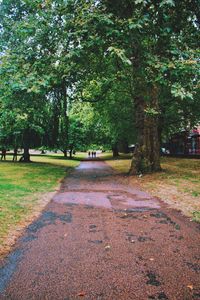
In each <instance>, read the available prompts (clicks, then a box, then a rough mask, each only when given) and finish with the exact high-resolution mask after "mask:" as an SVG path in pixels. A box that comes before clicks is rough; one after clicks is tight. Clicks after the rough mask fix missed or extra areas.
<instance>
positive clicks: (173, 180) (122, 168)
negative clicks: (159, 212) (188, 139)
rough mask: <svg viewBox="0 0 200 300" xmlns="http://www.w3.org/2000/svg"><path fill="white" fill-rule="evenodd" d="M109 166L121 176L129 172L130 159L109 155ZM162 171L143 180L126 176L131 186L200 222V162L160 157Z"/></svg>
mask: <svg viewBox="0 0 200 300" xmlns="http://www.w3.org/2000/svg"><path fill="white" fill-rule="evenodd" d="M107 158H108V160H107V163H108V164H109V165H110V166H112V167H113V168H114V169H115V170H116V171H117V172H119V173H127V172H128V170H129V167H130V163H131V159H130V158H128V159H127V158H126V157H125V156H122V158H119V159H115V160H112V159H110V156H109V155H108V154H107ZM161 165H162V169H163V171H162V172H159V173H155V174H148V175H145V176H142V177H141V178H139V177H137V176H135V177H134V176H131V177H127V178H126V179H125V180H126V181H127V183H128V184H132V185H136V184H137V185H139V186H140V188H142V189H144V190H146V191H148V192H150V193H151V194H152V195H155V196H157V197H160V198H161V199H162V200H163V201H165V202H167V203H168V204H169V205H170V206H171V207H173V208H176V209H180V210H181V211H182V212H183V213H184V214H185V215H187V216H190V217H192V218H193V220H196V221H199V222H200V160H199V159H186V158H171V157H163V158H161Z"/></svg>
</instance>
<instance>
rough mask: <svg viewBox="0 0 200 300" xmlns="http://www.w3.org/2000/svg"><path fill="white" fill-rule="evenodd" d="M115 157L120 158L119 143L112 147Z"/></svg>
mask: <svg viewBox="0 0 200 300" xmlns="http://www.w3.org/2000/svg"><path fill="white" fill-rule="evenodd" d="M112 152H113V157H117V156H119V151H118V146H117V143H116V144H114V145H113V146H112Z"/></svg>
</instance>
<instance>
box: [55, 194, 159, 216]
mask: <svg viewBox="0 0 200 300" xmlns="http://www.w3.org/2000/svg"><path fill="white" fill-rule="evenodd" d="M53 200H54V201H55V202H57V203H62V204H66V205H71V206H73V205H78V204H79V205H85V206H91V207H103V208H108V209H115V210H120V209H127V208H128V209H129V210H130V209H132V210H131V212H133V211H134V210H136V211H140V210H142V211H144V210H151V209H158V208H160V206H159V203H158V201H157V200H156V199H146V198H141V197H139V196H138V195H136V194H131V193H128V192H126V191H117V193H116V191H99V190H98V191H96V190H92V191H85V190H78V189H77V190H73V191H66V192H62V193H58V194H57V195H55V196H54V198H53Z"/></svg>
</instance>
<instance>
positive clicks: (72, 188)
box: [0, 161, 200, 300]
mask: <svg viewBox="0 0 200 300" xmlns="http://www.w3.org/2000/svg"><path fill="white" fill-rule="evenodd" d="M118 181H119V180H118V176H116V175H115V174H114V172H113V171H112V169H111V168H110V167H108V166H107V165H106V164H105V163H103V162H89V161H88V162H82V163H81V164H80V166H79V167H78V168H77V169H76V170H74V171H73V172H72V173H71V175H70V177H68V178H67V179H66V180H65V182H64V183H63V185H62V188H61V191H60V192H59V193H58V194H57V195H56V196H55V197H54V199H53V200H52V201H51V202H50V203H49V204H48V205H47V207H46V209H45V210H44V211H43V213H42V215H41V217H40V218H39V219H38V220H36V221H35V222H34V223H32V224H31V225H30V226H29V227H28V228H27V230H26V232H25V234H24V236H23V237H22V238H21V239H20V240H19V241H18V243H17V245H16V248H15V250H14V251H13V252H12V253H11V254H10V256H9V257H8V258H7V259H6V260H5V261H3V262H2V263H1V265H0V266H1V269H0V299H11V300H31V299H42V300H43V299H48V300H55V299H56V300H71V299H84V300H85V299H87V300H91V299H94V300H98V299H99V300H100V299H106V300H107V299H110V300H118V299H122V300H126V299H132V300H137V299H138V300H146V299H170V300H171V299H178V300H184V299H185V300H187V299H200V264H199V261H200V239H199V236H200V227H199V226H198V225H196V224H194V223H192V222H189V220H188V219H187V218H184V217H182V216H181V215H180V213H178V212H176V211H173V210H171V209H169V208H168V207H167V206H166V205H165V204H163V203H161V202H159V200H157V199H153V198H151V197H150V196H149V195H147V194H146V193H144V192H141V191H139V190H137V189H131V188H128V187H126V186H123V185H122V184H119V183H118Z"/></svg>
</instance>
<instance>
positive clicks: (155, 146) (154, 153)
mask: <svg viewBox="0 0 200 300" xmlns="http://www.w3.org/2000/svg"><path fill="white" fill-rule="evenodd" d="M158 109H159V107H158V88H157V87H156V86H153V87H152V89H151V93H150V105H149V106H148V107H147V106H146V104H145V101H144V99H143V98H142V97H136V99H135V112H136V116H135V117H136V129H137V144H136V148H135V152H134V155H133V159H132V163H131V168H130V171H129V174H130V175H135V174H139V173H149V172H156V171H160V170H161V166H160V142H159V135H158Z"/></svg>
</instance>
